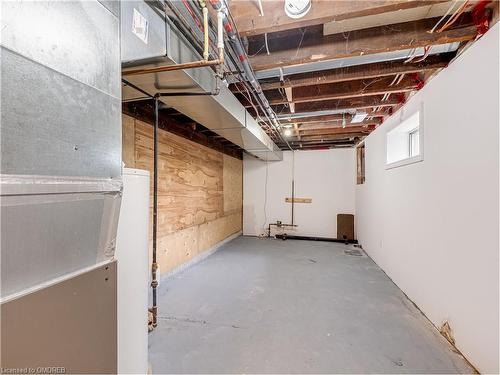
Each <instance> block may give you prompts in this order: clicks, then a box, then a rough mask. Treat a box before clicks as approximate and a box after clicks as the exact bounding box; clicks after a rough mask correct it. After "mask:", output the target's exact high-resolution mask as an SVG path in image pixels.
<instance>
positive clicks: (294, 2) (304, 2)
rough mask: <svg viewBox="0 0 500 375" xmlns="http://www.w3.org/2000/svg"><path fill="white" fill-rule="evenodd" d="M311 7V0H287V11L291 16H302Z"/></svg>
mask: <svg viewBox="0 0 500 375" xmlns="http://www.w3.org/2000/svg"><path fill="white" fill-rule="evenodd" d="M310 9H311V0H285V13H286V15H287V16H288V17H290V18H295V19H297V18H302V17H304V16H305V15H306V14H307V12H309V10H310Z"/></svg>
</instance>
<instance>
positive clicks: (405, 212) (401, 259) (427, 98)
mask: <svg viewBox="0 0 500 375" xmlns="http://www.w3.org/2000/svg"><path fill="white" fill-rule="evenodd" d="M499 43H500V42H499V26H498V24H497V25H496V26H495V27H494V28H492V29H491V30H490V31H489V32H488V33H487V34H486V35H484V36H483V37H482V38H481V39H480V40H479V41H477V42H476V43H475V44H474V45H473V46H472V47H471V48H469V49H468V50H467V51H465V52H464V53H463V55H462V56H460V57H459V58H458V59H457V60H456V61H454V62H453V63H452V64H451V65H450V66H449V67H447V68H446V69H444V70H443V71H442V72H441V73H439V75H438V76H437V77H435V78H434V79H432V80H431V81H430V82H429V83H428V84H427V85H426V86H425V87H424V88H423V89H422V90H421V91H419V92H418V93H417V94H416V95H414V96H413V97H412V98H411V99H410V100H409V102H408V103H407V104H406V105H405V106H404V107H403V108H402V111H400V112H398V113H395V114H394V115H393V116H392V117H391V118H389V119H388V120H387V121H386V122H385V123H384V124H383V125H382V126H381V127H379V128H378V129H377V130H376V131H375V132H373V133H372V134H371V135H370V136H368V137H367V139H366V140H365V144H366V183H365V184H364V185H359V186H357V189H356V190H357V191H356V219H357V235H358V239H359V241H360V243H361V244H362V246H363V248H364V249H365V251H367V253H368V254H369V255H370V256H371V257H372V258H373V259H374V260H375V262H376V263H377V264H378V265H379V266H380V267H381V268H382V269H383V270H384V271H385V272H386V273H387V274H388V275H389V277H391V278H392V280H393V281H394V282H395V283H396V284H397V285H398V286H399V287H400V288H401V289H402V290H403V291H404V292H405V293H406V294H407V295H408V297H409V298H410V299H412V300H413V301H414V302H415V303H416V304H417V305H418V307H419V308H420V309H421V310H422V311H423V313H424V314H425V315H426V316H427V317H428V318H429V319H430V320H431V321H432V322H433V323H434V325H436V326H437V327H440V326H441V325H442V324H443V323H444V322H445V321H448V322H449V323H450V325H451V328H452V330H453V336H454V338H455V340H456V346H457V348H458V349H459V350H460V351H461V352H462V353H463V354H464V355H465V356H466V358H467V359H468V360H469V361H470V362H471V363H472V364H473V365H474V366H476V368H477V369H478V370H479V371H480V372H483V373H498V371H499V365H498V360H499V344H498V339H499V324H498V320H499V306H498V305H499V237H498V236H499V216H498V215H499V214H498V212H499V190H498V187H499V186H498V178H499V130H498V128H499V113H498V111H499V92H498V90H499ZM421 108H422V109H423V119H424V123H423V130H424V144H423V147H424V160H423V161H422V162H419V163H416V164H411V165H406V166H402V167H399V168H394V169H390V170H386V168H385V163H386V144H385V142H386V134H387V132H388V131H390V130H391V129H392V128H393V127H394V126H396V125H397V124H398V123H399V121H400V118H401V117H402V118H405V117H406V116H409V115H411V113H412V112H414V111H417V110H419V109H421Z"/></svg>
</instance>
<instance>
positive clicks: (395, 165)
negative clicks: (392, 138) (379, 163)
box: [385, 103, 424, 169]
mask: <svg viewBox="0 0 500 375" xmlns="http://www.w3.org/2000/svg"><path fill="white" fill-rule="evenodd" d="M416 112H418V113H419V124H418V128H415V129H413V130H412V131H410V132H409V133H408V138H409V134H410V133H412V132H414V131H415V130H417V129H418V135H419V137H418V143H419V151H420V152H419V154H418V155H416V156H412V157H410V156H409V157H407V158H406V159H402V160H398V161H395V162H393V163H387V134H388V133H389V132H390V131H392V130H394V129H395V128H396V127H398V126H399V125H401V123H402V122H404V121H405V120H406V119H408V118H410V117H411V116H412V115H414V114H415V113H416ZM408 148H409V147H408ZM385 155H386V156H385V157H386V164H385V169H393V168H398V167H402V166H404V165H409V164H414V163H419V162H421V161H423V160H424V108H423V103H422V104H421V105H420V108H418V109H417V110H414V111H412V112H410V113H409V114H404V113H403V112H401V114H400V120H399V122H398V123H397V124H396V125H394V126H392V127H391V129H389V130H388V131H387V133H386V138H385Z"/></svg>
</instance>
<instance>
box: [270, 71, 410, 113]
mask: <svg viewBox="0 0 500 375" xmlns="http://www.w3.org/2000/svg"><path fill="white" fill-rule="evenodd" d="M393 79H394V78H393V77H382V78H372V79H369V80H359V81H350V82H343V83H336V84H326V85H316V86H306V87H296V88H294V89H292V90H293V99H292V100H293V103H307V102H315V101H318V100H332V99H347V98H356V97H362V96H370V95H383V94H385V93H391V94H393V93H398V92H409V91H414V90H416V89H417V87H418V82H417V81H415V80H414V79H412V78H411V77H409V76H405V77H404V78H403V80H402V81H401V82H400V83H399V84H397V85H393V86H390V84H391V83H392V81H393ZM287 99H288V96H287V97H286V98H283V97H279V98H275V99H269V98H268V100H269V104H271V105H275V104H284V103H287ZM292 113H293V112H292Z"/></svg>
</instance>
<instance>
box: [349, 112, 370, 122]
mask: <svg viewBox="0 0 500 375" xmlns="http://www.w3.org/2000/svg"><path fill="white" fill-rule="evenodd" d="M366 116H368V113H366V112H361V111H356V113H355V114H354V116H352V119H351V123H353V124H356V123H359V122H363V121H364V120H365V118H366Z"/></svg>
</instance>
